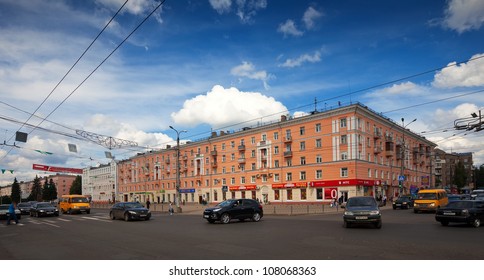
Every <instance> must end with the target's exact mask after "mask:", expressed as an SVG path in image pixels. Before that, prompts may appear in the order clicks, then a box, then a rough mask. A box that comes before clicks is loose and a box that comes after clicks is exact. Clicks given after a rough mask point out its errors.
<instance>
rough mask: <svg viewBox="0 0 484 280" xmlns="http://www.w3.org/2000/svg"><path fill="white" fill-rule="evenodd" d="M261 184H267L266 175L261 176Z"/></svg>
mask: <svg viewBox="0 0 484 280" xmlns="http://www.w3.org/2000/svg"><path fill="white" fill-rule="evenodd" d="M262 182H263V183H265V182H267V175H266V174H263V175H262Z"/></svg>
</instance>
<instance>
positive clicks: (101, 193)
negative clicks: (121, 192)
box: [82, 160, 117, 203]
mask: <svg viewBox="0 0 484 280" xmlns="http://www.w3.org/2000/svg"><path fill="white" fill-rule="evenodd" d="M116 170H117V164H116V161H115V160H112V161H111V162H110V163H108V164H101V165H100V166H98V167H87V168H84V169H83V170H82V194H83V195H87V196H89V197H90V198H91V200H92V201H93V202H96V203H109V202H114V201H115V200H116V197H117V187H116Z"/></svg>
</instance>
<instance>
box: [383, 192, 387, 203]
mask: <svg viewBox="0 0 484 280" xmlns="http://www.w3.org/2000/svg"><path fill="white" fill-rule="evenodd" d="M386 205H387V196H386V194H383V206H386Z"/></svg>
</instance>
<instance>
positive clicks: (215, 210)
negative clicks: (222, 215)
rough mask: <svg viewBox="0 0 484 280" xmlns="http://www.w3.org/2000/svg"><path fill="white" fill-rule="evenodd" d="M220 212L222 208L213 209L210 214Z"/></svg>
mask: <svg viewBox="0 0 484 280" xmlns="http://www.w3.org/2000/svg"><path fill="white" fill-rule="evenodd" d="M220 210H222V208H217V209H213V210H212V212H218V211H220Z"/></svg>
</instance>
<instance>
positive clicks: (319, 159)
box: [316, 155, 323, 163]
mask: <svg viewBox="0 0 484 280" xmlns="http://www.w3.org/2000/svg"><path fill="white" fill-rule="evenodd" d="M322 162H323V157H322V156H321V155H317V156H316V163H322Z"/></svg>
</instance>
